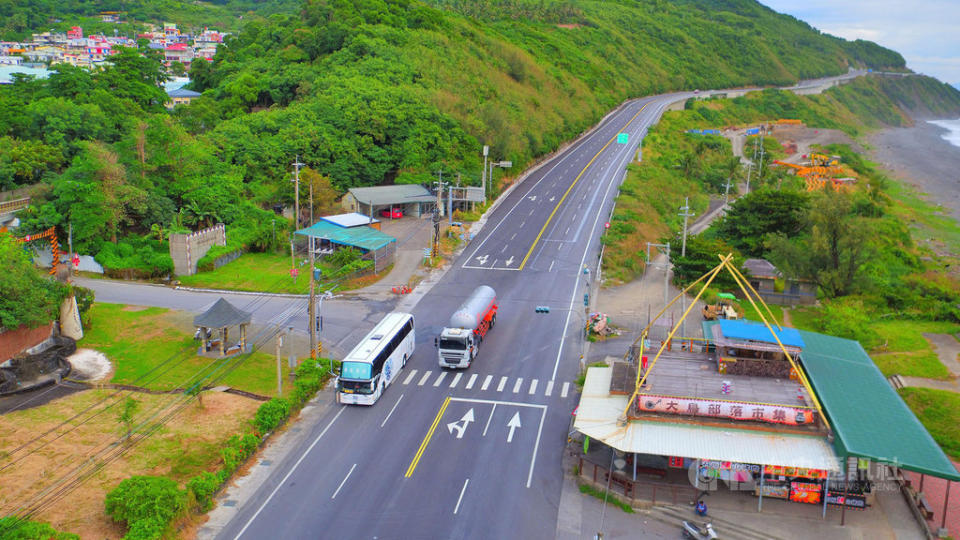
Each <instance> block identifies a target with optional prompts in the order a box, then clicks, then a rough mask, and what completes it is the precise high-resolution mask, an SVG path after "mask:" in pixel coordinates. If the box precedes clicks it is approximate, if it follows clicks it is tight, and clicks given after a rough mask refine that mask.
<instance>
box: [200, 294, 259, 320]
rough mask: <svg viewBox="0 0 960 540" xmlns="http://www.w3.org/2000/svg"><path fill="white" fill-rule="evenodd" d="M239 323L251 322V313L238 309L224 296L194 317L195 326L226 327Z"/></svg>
mask: <svg viewBox="0 0 960 540" xmlns="http://www.w3.org/2000/svg"><path fill="white" fill-rule="evenodd" d="M239 324H250V313H248V312H246V311H241V310H239V309H237V308H236V307H235V306H234V305H233V304H231V303H230V302H228V301H227V300H226V299H224V298H222V297H221V298H220V299H219V300H217V301H216V302H214V304H213V305H212V306H210V309H208V310H206V311H204V312H203V313H201V314H200V315H197V316H196V317H194V318H193V325H194V326H203V327H204V328H226V327H228V326H237V325H239Z"/></svg>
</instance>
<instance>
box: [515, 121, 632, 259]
mask: <svg viewBox="0 0 960 540" xmlns="http://www.w3.org/2000/svg"><path fill="white" fill-rule="evenodd" d="M647 105H649V103H645V104H644V105H643V107H640V110H639V111H637V114H635V115H633V116H632V117H631V118H630V120H627V123H626V124H624V125H623V128H621V132H622V131H623V130H624V129H626V128H627V127H628V126H629V125H630V124H632V123H633V121H634V120H636V119H637V116H640V113H642V112H643V110H644V109H646V108H647ZM619 134H620V133H617V135H619ZM617 135H614V136H613V137H612V138H611V139H610V140H609V141H607V144H605V145H603V148H601V149H600V151H599V152H597V153H596V154H595V155H594V156H593V157H592V158H590V161H589V162H588V163H587V164H586V165H585V166H584V167H583V170H582V171H580V174H578V175H577V177H576V178H575V179H574V180H573V183H572V184H570V187H568V188H567V191H566V192H565V193H564V194H563V197H560V200H559V201H557V205H556V206H555V207H553V212H550V215H549V216H548V217H547V221H546V223H544V224H543V227H542V228H541V229H540V233H539V234H537V237H536V238H535V239H534V240H533V244H531V245H530V249H528V250H527V254H526V255H525V256H524V257H523V261H522V262H521V263H520V266H519V267H518V268H517V270H518V271H519V270H523V267H524V266H526V264H527V260H528V259H529V258H530V255H532V254H533V250H534V248H536V247H537V244H539V243H540V238H541V237H543V233H544V232H545V231H546V230H547V226H548V225H550V222H551V221H552V220H553V216H554V214H556V213H557V210H559V209H560V205H561V204H563V201H564V200H565V199H566V198H567V195H569V194H570V192H571V191H572V190H573V187H574V186H576V185H577V182H579V181H580V177H582V176H583V173H585V172H587V169H588V168H590V165H593V162H594V161H595V160H596V159H597V158H598V157H599V156H600V154H602V153H603V151H604V150H606V149H607V147H608V146H610V143H612V142H613V141H614V139H616V138H617Z"/></svg>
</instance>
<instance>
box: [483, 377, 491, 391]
mask: <svg viewBox="0 0 960 540" xmlns="http://www.w3.org/2000/svg"><path fill="white" fill-rule="evenodd" d="M492 380H493V375H487V378H486V379H484V380H483V385H482V386H480V390H486V389H487V387H489V386H490V381H492Z"/></svg>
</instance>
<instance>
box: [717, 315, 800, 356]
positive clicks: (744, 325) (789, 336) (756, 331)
mask: <svg viewBox="0 0 960 540" xmlns="http://www.w3.org/2000/svg"><path fill="white" fill-rule="evenodd" d="M720 331H721V332H723V337H725V338H728V339H742V340H749V341H760V342H763V343H776V341H774V339H773V336H772V335H770V329H769V328H767V327H766V325H764V324H763V323H759V322H755V321H734V320H727V319H724V320H721V321H720ZM775 332H776V333H777V338H778V339H779V340H780V343H783V344H784V345H786V346H787V347H797V348H799V349H802V348H803V347H804V343H803V338H802V337H801V336H800V332H798V331H797V330H796V329H794V328H783V329H781V330H775Z"/></svg>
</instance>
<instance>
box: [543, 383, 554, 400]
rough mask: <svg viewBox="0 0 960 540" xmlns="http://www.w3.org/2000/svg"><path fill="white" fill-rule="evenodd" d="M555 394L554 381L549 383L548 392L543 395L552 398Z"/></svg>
mask: <svg viewBox="0 0 960 540" xmlns="http://www.w3.org/2000/svg"><path fill="white" fill-rule="evenodd" d="M551 394H553V381H547V391H546V392H544V393H543V395H545V396H547V397H550V395H551Z"/></svg>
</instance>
